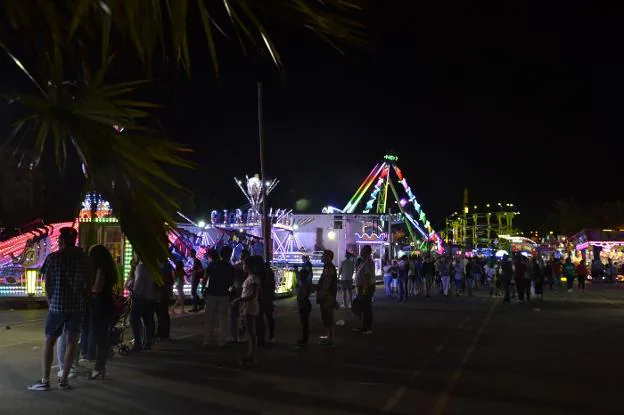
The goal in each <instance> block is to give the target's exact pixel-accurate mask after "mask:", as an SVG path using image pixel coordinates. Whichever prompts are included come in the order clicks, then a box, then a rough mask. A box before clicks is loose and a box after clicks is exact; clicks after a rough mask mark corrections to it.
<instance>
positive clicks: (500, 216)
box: [444, 189, 520, 250]
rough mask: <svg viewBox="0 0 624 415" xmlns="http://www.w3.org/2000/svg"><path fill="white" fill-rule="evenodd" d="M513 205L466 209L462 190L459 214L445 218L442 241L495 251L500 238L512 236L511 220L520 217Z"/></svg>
mask: <svg viewBox="0 0 624 415" xmlns="http://www.w3.org/2000/svg"><path fill="white" fill-rule="evenodd" d="M519 214H520V212H516V211H515V209H514V205H513V203H505V204H503V203H496V204H490V203H487V204H485V205H484V206H481V207H479V206H477V205H474V206H473V207H472V208H471V207H470V206H469V205H468V189H465V190H464V207H463V211H462V212H453V213H452V214H451V215H450V216H449V217H448V218H446V226H445V232H444V241H445V242H446V243H447V244H449V245H457V246H459V247H461V248H463V249H468V250H472V249H477V248H495V245H496V244H495V242H496V240H497V238H498V237H499V235H515V234H516V233H517V231H516V230H515V229H514V227H513V220H514V218H515V217H516V216H517V215H519Z"/></svg>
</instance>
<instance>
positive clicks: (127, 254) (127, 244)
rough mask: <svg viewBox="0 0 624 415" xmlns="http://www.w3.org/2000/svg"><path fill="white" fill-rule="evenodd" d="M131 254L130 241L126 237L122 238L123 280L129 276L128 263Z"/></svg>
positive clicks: (130, 259) (129, 266)
mask: <svg viewBox="0 0 624 415" xmlns="http://www.w3.org/2000/svg"><path fill="white" fill-rule="evenodd" d="M132 255H133V251H132V244H131V243H130V241H129V240H128V238H124V256H123V264H124V266H123V277H124V281H126V280H128V277H129V276H130V268H131V264H130V263H131V262H132Z"/></svg>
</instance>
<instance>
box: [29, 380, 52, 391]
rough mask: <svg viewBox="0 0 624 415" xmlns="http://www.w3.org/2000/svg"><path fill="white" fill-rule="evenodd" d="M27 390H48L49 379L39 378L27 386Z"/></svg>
mask: <svg viewBox="0 0 624 415" xmlns="http://www.w3.org/2000/svg"><path fill="white" fill-rule="evenodd" d="M28 390H29V391H49V390H50V381H49V380H46V381H43V380H41V379H39V380H38V381H37V382H35V383H33V384H32V385H30V386H29V387H28Z"/></svg>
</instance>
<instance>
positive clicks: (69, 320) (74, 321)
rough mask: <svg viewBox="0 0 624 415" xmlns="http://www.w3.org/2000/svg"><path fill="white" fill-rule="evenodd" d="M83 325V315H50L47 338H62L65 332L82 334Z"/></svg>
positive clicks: (47, 319) (46, 331) (46, 323)
mask: <svg viewBox="0 0 624 415" xmlns="http://www.w3.org/2000/svg"><path fill="white" fill-rule="evenodd" d="M81 324H82V314H81V313H64V314H60V313H50V312H48V317H47V318H46V322H45V335H46V337H61V334H63V330H67V331H68V332H70V333H80V325H81Z"/></svg>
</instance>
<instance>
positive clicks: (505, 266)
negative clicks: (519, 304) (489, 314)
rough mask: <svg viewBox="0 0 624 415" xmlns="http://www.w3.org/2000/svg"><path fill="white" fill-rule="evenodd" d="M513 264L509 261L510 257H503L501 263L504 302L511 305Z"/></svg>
mask: <svg viewBox="0 0 624 415" xmlns="http://www.w3.org/2000/svg"><path fill="white" fill-rule="evenodd" d="M513 273H514V270H513V264H512V263H511V260H510V259H509V256H508V255H505V256H503V260H502V262H501V283H502V286H503V293H504V294H503V301H504V302H506V303H509V302H510V301H511V298H510V296H511V294H510V292H509V291H510V285H511V280H512V279H513Z"/></svg>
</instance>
